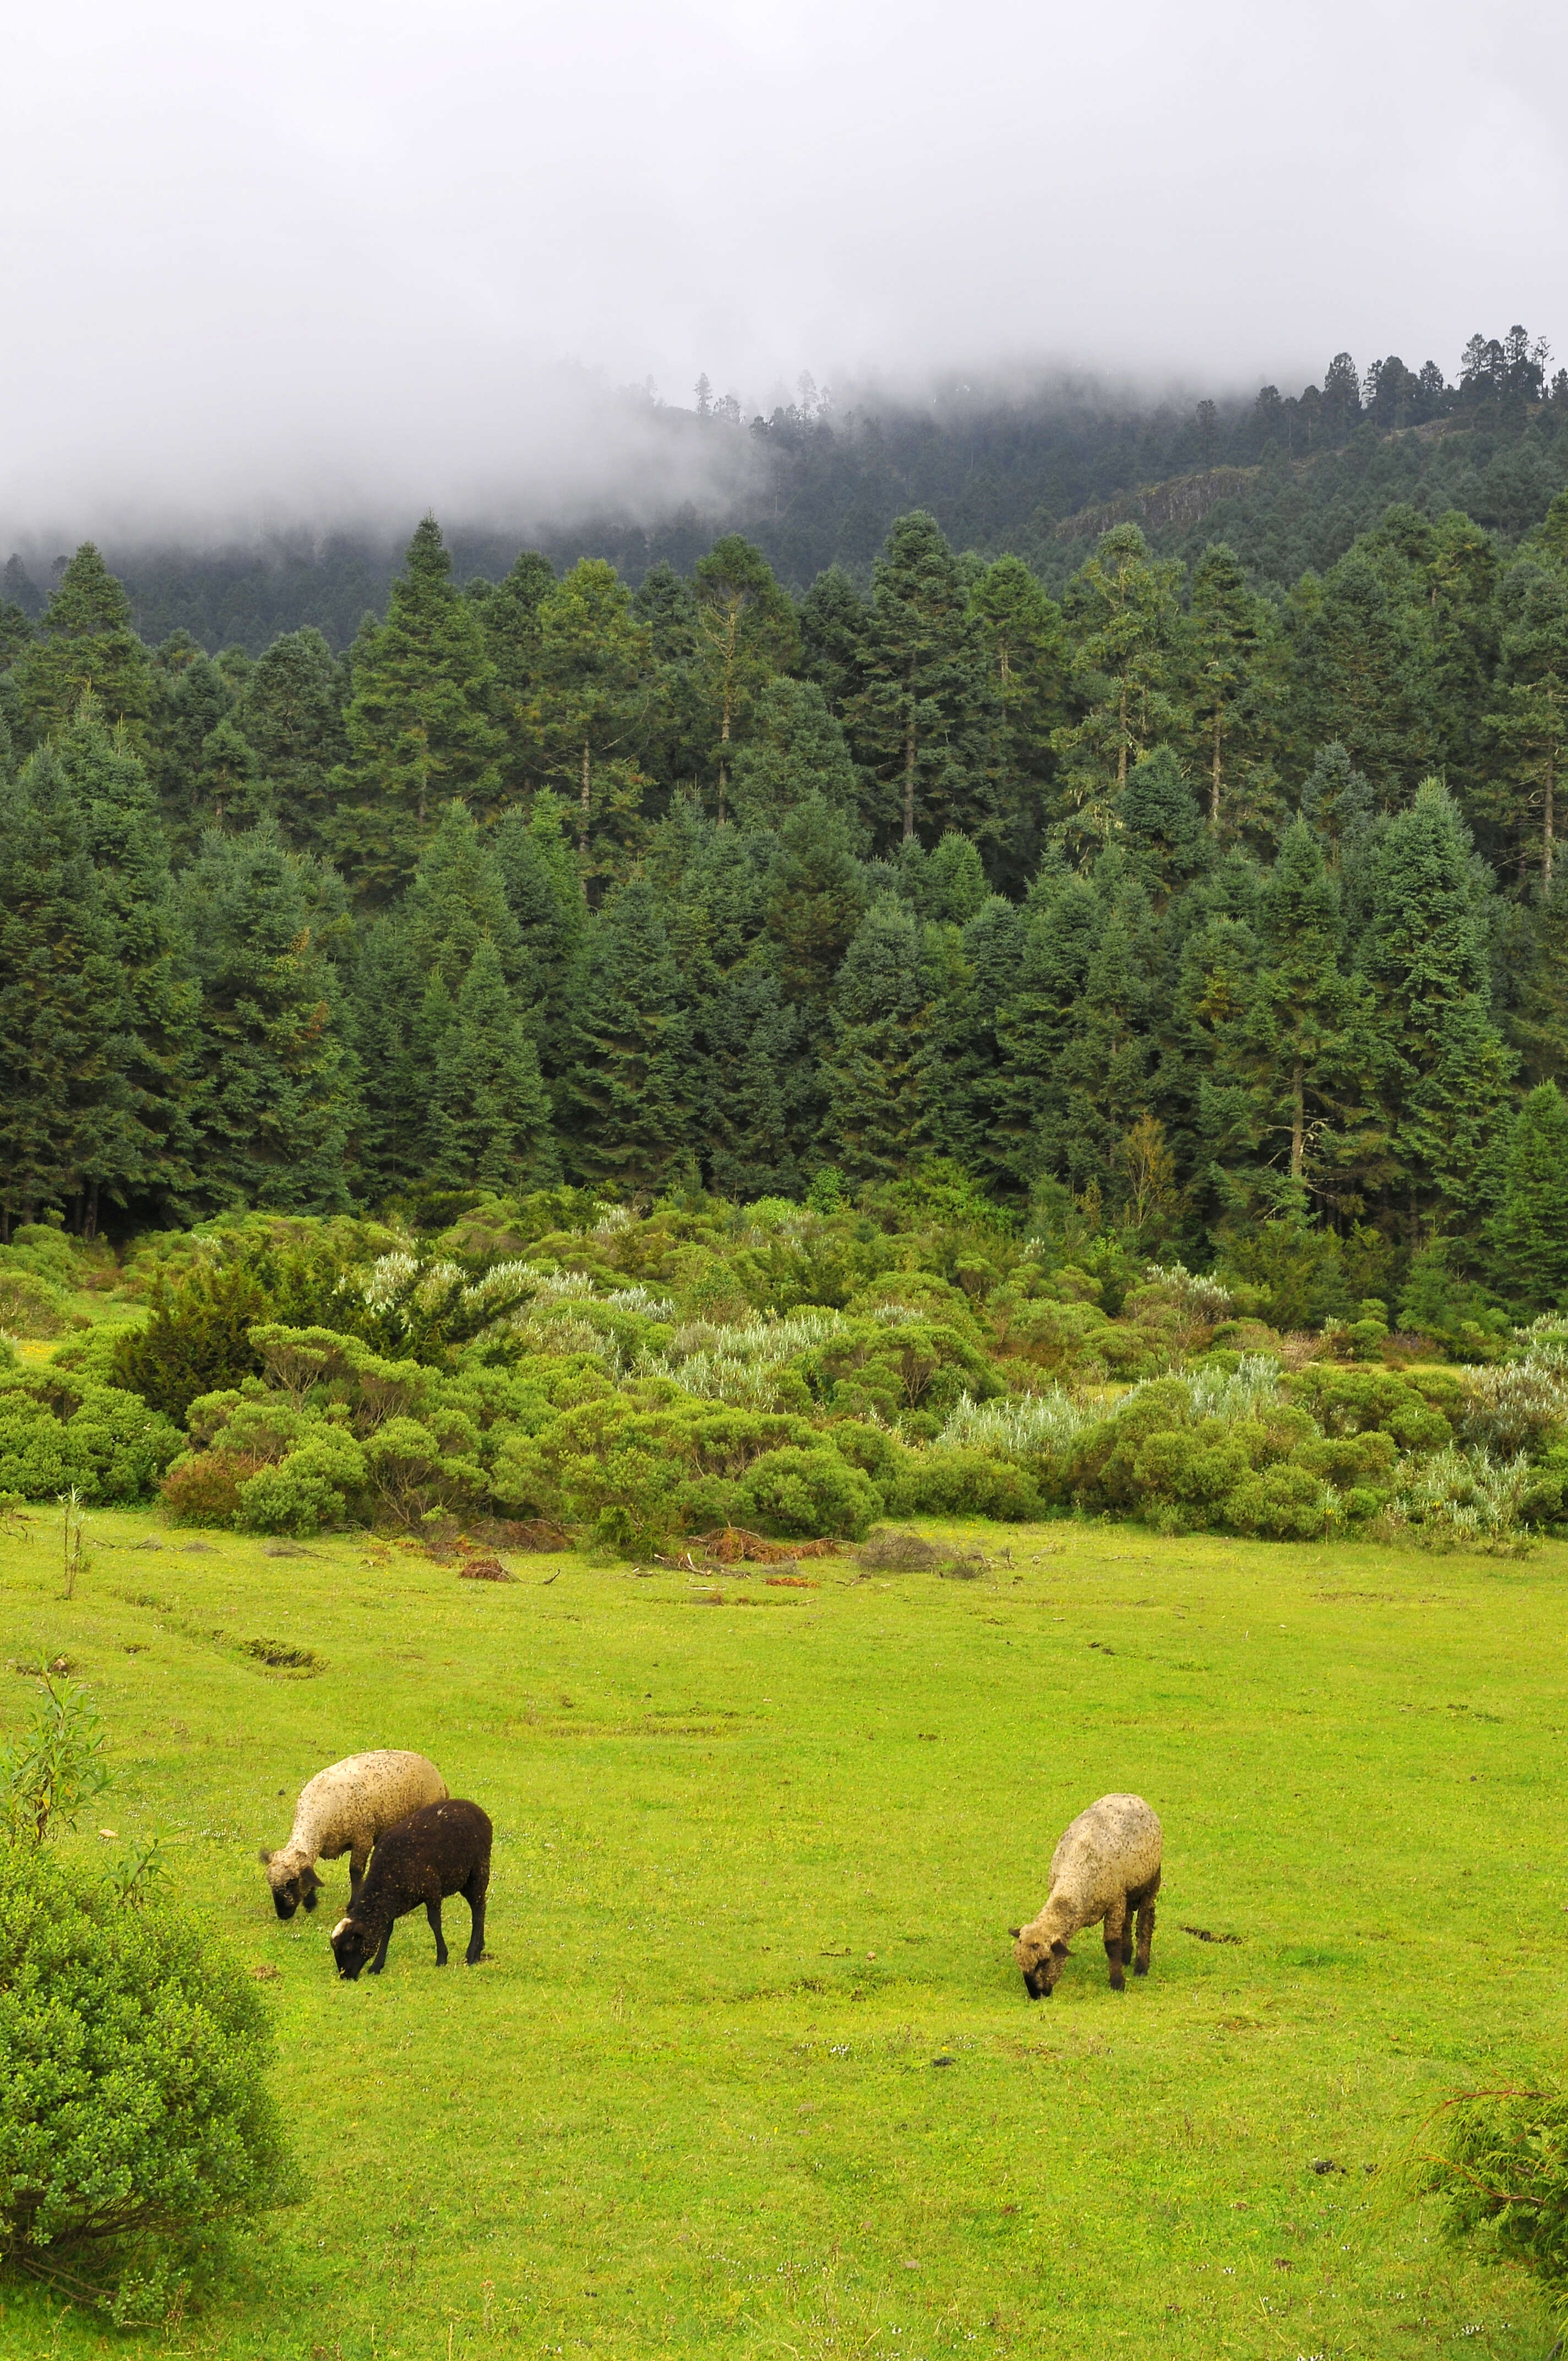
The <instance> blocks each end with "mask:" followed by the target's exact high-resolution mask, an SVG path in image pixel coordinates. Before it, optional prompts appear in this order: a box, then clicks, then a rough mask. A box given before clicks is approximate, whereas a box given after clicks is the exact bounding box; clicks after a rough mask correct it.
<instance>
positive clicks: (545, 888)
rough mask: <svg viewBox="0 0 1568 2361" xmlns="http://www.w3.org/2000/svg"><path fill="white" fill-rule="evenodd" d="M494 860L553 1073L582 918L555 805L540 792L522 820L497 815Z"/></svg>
mask: <svg viewBox="0 0 1568 2361" xmlns="http://www.w3.org/2000/svg"><path fill="white" fill-rule="evenodd" d="M495 856H496V862H497V865H498V866H499V870H500V874H501V882H502V884H503V885H504V886H505V888H506V896H507V902H508V904H509V906H510V909H511V913H512V916H513V917H515V919H516V920H517V923H518V926H519V928H520V929H521V939H522V945H523V950H524V954H525V956H526V959H527V961H528V964H529V968H530V970H531V972H532V977H533V979H534V985H535V989H536V992H537V994H538V997H537V999H536V1001H535V1003H534V1008H533V1019H532V1021H533V1025H534V1033H535V1041H536V1045H537V1047H538V1050H539V1055H540V1059H541V1060H542V1062H543V1067H544V1071H545V1072H546V1073H548V1074H554V1073H555V1072H556V1071H558V1070H559V1059H560V1053H561V1045H562V1043H563V1042H564V1040H565V1032H566V1019H567V1014H568V1004H569V988H570V979H571V977H572V974H573V972H574V971H575V968H576V961H577V959H578V956H579V954H580V952H581V950H582V946H583V942H584V939H585V935H586V933H587V925H588V915H587V910H586V908H585V907H584V904H583V889H582V884H581V882H580V879H579V875H578V870H577V864H576V860H575V859H574V858H573V854H572V847H571V844H570V842H569V840H568V839H567V836H566V831H565V825H564V821H563V815H562V807H561V805H560V803H559V802H558V801H557V800H556V798H555V797H554V796H553V795H551V794H550V793H549V791H548V790H547V789H546V790H544V791H543V792H542V793H541V794H539V795H537V796H535V797H534V799H533V808H532V812H530V813H529V815H528V816H527V818H524V816H523V814H522V813H521V811H515V810H514V811H510V812H507V813H506V814H505V815H504V816H503V818H501V820H500V822H499V826H498V827H497V829H496V833H495Z"/></svg>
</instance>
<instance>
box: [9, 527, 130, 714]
mask: <svg viewBox="0 0 1568 2361" xmlns="http://www.w3.org/2000/svg"><path fill="white" fill-rule="evenodd" d="M16 688H17V694H18V697H19V700H20V706H21V715H22V723H23V728H24V731H25V733H26V742H27V744H28V745H32V746H37V745H40V744H41V743H42V742H43V741H44V740H45V739H46V738H49V737H52V736H53V735H54V733H55V731H56V730H63V729H65V728H66V727H67V726H68V725H69V724H70V722H71V720H72V719H74V717H75V713H76V708H77V707H78V706H79V705H80V704H81V702H82V697H83V695H84V694H85V693H86V692H87V691H88V690H91V692H92V694H93V697H95V698H96V699H97V702H98V709H99V711H100V712H101V713H102V714H103V716H104V719H105V720H106V721H107V722H109V723H110V724H111V725H113V724H115V722H124V723H125V724H126V728H127V729H128V730H130V732H131V734H132V737H133V739H135V740H136V741H138V742H139V741H140V739H141V737H142V735H143V733H144V730H145V727H146V723H147V719H148V714H149V712H150V710H151V707H152V664H151V659H150V658H149V656H148V652H147V650H146V648H145V647H143V645H142V643H141V642H140V640H138V639H137V634H136V631H135V629H134V627H133V625H132V622H131V602H130V600H129V599H128V598H126V593H125V590H124V588H123V587H122V586H121V584H120V583H119V582H117V581H116V580H115V577H114V576H113V575H112V574H111V573H110V571H109V569H108V567H107V566H105V565H104V560H103V558H102V557H101V556H100V555H99V553H98V550H97V549H96V547H95V546H94V544H93V543H92V542H90V541H84V542H83V543H82V546H81V548H80V549H79V550H78V551H77V552H76V555H75V556H74V557H73V558H72V559H71V563H70V565H69V566H67V567H66V569H65V572H64V573H63V574H62V575H61V576H60V581H59V584H58V585H57V587H56V588H55V591H54V594H53V596H52V597H51V598H50V599H49V605H48V606H47V607H46V608H45V609H44V615H43V621H42V623H41V625H40V626H39V631H38V638H37V639H36V640H35V641H34V642H32V643H31V644H30V645H29V646H27V648H25V649H24V650H23V652H22V654H21V656H20V658H19V660H18V662H17V664H16Z"/></svg>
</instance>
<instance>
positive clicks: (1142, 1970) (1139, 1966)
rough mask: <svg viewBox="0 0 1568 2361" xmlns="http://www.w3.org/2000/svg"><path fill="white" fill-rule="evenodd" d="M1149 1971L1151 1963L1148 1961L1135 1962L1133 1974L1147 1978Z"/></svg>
mask: <svg viewBox="0 0 1568 2361" xmlns="http://www.w3.org/2000/svg"><path fill="white" fill-rule="evenodd" d="M1148 1971H1149V1963H1148V1961H1147V1960H1134V1961H1133V1973H1134V1974H1135V1976H1146V1975H1147V1973H1148Z"/></svg>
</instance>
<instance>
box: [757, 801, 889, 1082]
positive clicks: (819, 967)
mask: <svg viewBox="0 0 1568 2361" xmlns="http://www.w3.org/2000/svg"><path fill="white" fill-rule="evenodd" d="M859 842H860V830H859V829H858V828H857V827H856V825H855V823H854V822H853V821H852V820H851V819H850V818H849V817H848V816H847V815H846V814H845V813H844V812H842V811H839V810H836V809H835V808H834V807H833V806H832V805H831V804H829V803H828V802H827V801H826V800H825V799H824V798H823V797H822V796H819V795H809V796H806V801H805V802H804V803H803V804H799V805H797V806H796V807H795V810H794V811H792V812H791V813H789V814H788V815H787V817H786V818H785V819H784V822H783V824H782V825H781V827H780V828H779V829H778V832H777V835H776V837H775V839H774V847H773V860H772V862H771V864H770V866H769V870H768V876H767V884H766V890H765V901H764V925H765V927H766V929H767V934H768V939H769V941H770V943H771V945H772V948H773V958H774V961H775V962H776V964H777V968H778V974H779V982H780V983H781V984H782V986H783V988H784V998H785V999H786V1000H787V1001H788V1002H789V1003H790V1005H792V1006H793V1007H795V1008H798V1009H799V1010H800V1012H801V1015H802V1016H803V1018H804V1019H805V1022H806V1031H807V1034H808V1036H809V1037H810V1038H812V1039H813V1040H815V1039H817V1038H819V1037H820V1035H821V1032H822V1029H823V1027H824V1025H825V1023H826V1018H827V1006H828V993H829V991H830V989H831V986H832V983H833V978H834V976H835V975H836V974H837V972H838V970H839V962H840V961H841V960H842V959H843V957H844V954H845V952H846V951H847V950H848V949H849V947H850V941H851V940H852V939H853V937H854V934H855V930H856V928H858V927H859V925H860V923H861V916H862V914H863V912H864V910H865V906H866V885H865V878H864V874H863V873H862V870H861V863H860V861H859V859H858V858H857V851H858V845H859Z"/></svg>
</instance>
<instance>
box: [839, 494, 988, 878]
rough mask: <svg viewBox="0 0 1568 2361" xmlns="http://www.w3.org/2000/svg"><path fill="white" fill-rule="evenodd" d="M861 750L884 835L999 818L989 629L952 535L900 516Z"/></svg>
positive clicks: (906, 835)
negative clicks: (972, 600)
mask: <svg viewBox="0 0 1568 2361" xmlns="http://www.w3.org/2000/svg"><path fill="white" fill-rule="evenodd" d="M864 647H865V653H864V657H863V663H862V672H861V684H860V686H859V688H858V690H857V692H856V695H855V697H854V698H853V700H852V701H851V703H850V707H849V708H848V711H847V714H846V720H847V722H848V726H849V730H850V739H851V742H852V743H853V745H854V748H855V752H856V753H857V755H858V756H859V757H860V759H861V762H863V763H865V765H866V767H867V769H868V770H869V771H870V772H871V773H872V775H873V777H874V778H875V780H876V781H878V782H879V783H880V787H881V798H880V809H879V812H878V818H879V820H880V823H881V826H882V828H883V830H884V831H885V832H886V833H888V834H890V835H892V836H894V838H895V839H896V838H902V839H903V840H905V842H907V840H909V839H910V838H911V837H912V836H914V835H915V834H916V830H917V829H919V830H921V831H923V832H924V835H925V836H926V838H927V840H928V839H930V838H931V837H934V836H936V835H938V834H939V833H940V832H941V830H942V829H944V828H960V829H964V830H965V831H966V832H968V833H969V834H971V835H972V834H974V833H976V832H977V831H982V832H983V831H984V830H985V829H988V828H989V827H990V826H991V824H992V821H993V819H994V816H995V808H996V796H995V784H994V781H993V780H992V777H991V774H990V765H989V762H988V756H989V752H990V746H991V733H992V723H993V704H994V697H993V692H992V684H991V680H990V677H989V666H988V664H987V661H986V648H985V642H984V634H983V631H982V627H981V623H980V620H979V619H978V617H976V616H975V615H973V614H972V613H971V612H970V605H969V599H968V597H967V595H966V591H965V585H964V578H963V575H962V572H961V570H960V568H959V562H958V560H957V558H956V557H955V556H954V555H953V553H952V551H951V550H950V549H949V548H948V544H947V541H946V538H945V537H944V535H943V533H942V530H941V527H940V526H939V525H938V522H937V520H936V518H935V517H933V516H928V515H927V513H926V512H925V511H923V510H916V511H915V512H914V513H913V514H912V515H909V516H905V517H900V519H899V520H898V522H897V523H896V524H895V525H894V528H893V531H892V532H891V533H889V535H888V538H887V544H886V547H885V549H884V550H883V555H881V556H880V557H879V558H878V559H877V562H876V566H875V569H874V573H873V576H872V611H871V622H870V628H869V631H868V632H867V635H866V639H865V642H864Z"/></svg>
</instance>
